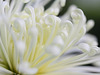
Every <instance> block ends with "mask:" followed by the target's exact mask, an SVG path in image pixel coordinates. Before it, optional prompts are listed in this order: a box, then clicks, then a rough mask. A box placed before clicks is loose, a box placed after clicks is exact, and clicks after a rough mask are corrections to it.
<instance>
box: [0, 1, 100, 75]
mask: <svg viewBox="0 0 100 75" xmlns="http://www.w3.org/2000/svg"><path fill="white" fill-rule="evenodd" d="M49 1H50V0H0V75H12V74H13V75H16V74H18V75H95V74H94V73H93V72H95V73H96V75H100V70H99V69H100V68H99V67H92V66H91V67H89V66H82V65H85V64H90V63H94V64H95V65H97V61H98V63H99V62H100V58H99V53H100V51H99V50H100V49H99V47H97V45H98V44H97V40H96V38H95V37H94V36H93V35H90V34H86V32H87V31H89V30H90V29H91V28H92V27H93V26H94V21H93V20H89V21H87V22H86V17H85V15H84V13H83V11H82V10H81V9H79V8H77V7H76V6H75V5H72V6H71V7H70V8H69V9H68V11H67V12H66V14H65V15H63V16H60V17H58V16H57V15H58V14H59V12H60V9H61V7H63V6H64V5H65V2H66V0H55V1H54V2H53V4H52V5H51V6H50V7H49V8H48V9H46V10H44V5H45V4H46V3H48V2H49Z"/></svg>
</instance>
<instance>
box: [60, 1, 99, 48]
mask: <svg viewBox="0 0 100 75" xmlns="http://www.w3.org/2000/svg"><path fill="white" fill-rule="evenodd" d="M70 5H76V6H77V7H78V8H80V9H82V10H83V12H84V14H85V15H86V17H87V19H93V20H94V21H95V26H94V27H93V28H92V29H91V30H90V31H89V32H88V33H91V34H93V35H95V36H96V37H97V38H98V42H99V46H100V0H66V6H65V7H63V9H62V11H61V12H60V14H59V15H63V14H64V13H65V12H66V10H67V9H68V7H69V6H70Z"/></svg>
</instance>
